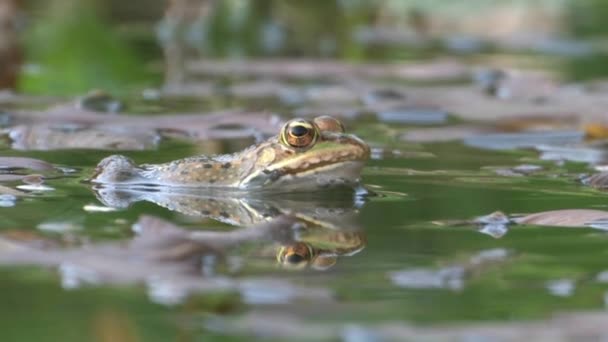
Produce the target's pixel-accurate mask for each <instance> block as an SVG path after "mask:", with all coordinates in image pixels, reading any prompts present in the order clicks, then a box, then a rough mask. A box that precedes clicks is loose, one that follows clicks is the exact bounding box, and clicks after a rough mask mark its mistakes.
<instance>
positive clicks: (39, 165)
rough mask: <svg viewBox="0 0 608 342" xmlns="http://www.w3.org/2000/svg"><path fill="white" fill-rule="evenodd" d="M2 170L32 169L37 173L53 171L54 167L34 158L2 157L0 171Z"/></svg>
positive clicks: (0, 158)
mask: <svg viewBox="0 0 608 342" xmlns="http://www.w3.org/2000/svg"><path fill="white" fill-rule="evenodd" d="M2 169H30V170H37V171H47V170H53V165H51V164H49V163H47V162H45V161H42V160H39V159H33V158H25V157H0V170H2Z"/></svg>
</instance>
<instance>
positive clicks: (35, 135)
mask: <svg viewBox="0 0 608 342" xmlns="http://www.w3.org/2000/svg"><path fill="white" fill-rule="evenodd" d="M9 134H10V137H11V140H12V144H11V147H12V148H14V149H16V150H25V151H48V150H59V149H97V150H114V151H119V150H120V151H122V150H132V151H135V150H147V149H152V148H155V147H156V146H157V145H158V142H159V141H160V136H159V134H158V133H157V132H155V131H154V130H147V129H136V128H135V129H134V128H130V127H121V126H118V125H117V126H111V125H108V126H106V127H86V126H82V125H78V126H73V125H72V126H70V125H67V126H66V125H51V126H48V125H30V126H26V125H19V126H14V127H11V128H10V133H9Z"/></svg>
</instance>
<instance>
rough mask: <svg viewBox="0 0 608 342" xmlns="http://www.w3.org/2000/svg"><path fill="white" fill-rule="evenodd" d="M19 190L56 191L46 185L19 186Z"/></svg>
mask: <svg viewBox="0 0 608 342" xmlns="http://www.w3.org/2000/svg"><path fill="white" fill-rule="evenodd" d="M17 189H20V190H28V191H54V190H55V188H53V187H50V186H48V185H44V184H25V185H17Z"/></svg>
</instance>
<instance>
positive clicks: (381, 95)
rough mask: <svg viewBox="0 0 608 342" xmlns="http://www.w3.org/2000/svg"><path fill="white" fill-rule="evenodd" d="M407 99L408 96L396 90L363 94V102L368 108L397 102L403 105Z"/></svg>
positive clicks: (381, 90)
mask: <svg viewBox="0 0 608 342" xmlns="http://www.w3.org/2000/svg"><path fill="white" fill-rule="evenodd" d="M406 98H407V96H406V94H405V93H404V92H402V91H399V90H397V89H394V88H379V89H373V90H371V91H369V92H366V93H365V94H363V96H362V98H361V101H362V102H363V103H364V104H365V105H366V106H373V105H377V104H379V103H386V102H396V103H403V101H405V99H406Z"/></svg>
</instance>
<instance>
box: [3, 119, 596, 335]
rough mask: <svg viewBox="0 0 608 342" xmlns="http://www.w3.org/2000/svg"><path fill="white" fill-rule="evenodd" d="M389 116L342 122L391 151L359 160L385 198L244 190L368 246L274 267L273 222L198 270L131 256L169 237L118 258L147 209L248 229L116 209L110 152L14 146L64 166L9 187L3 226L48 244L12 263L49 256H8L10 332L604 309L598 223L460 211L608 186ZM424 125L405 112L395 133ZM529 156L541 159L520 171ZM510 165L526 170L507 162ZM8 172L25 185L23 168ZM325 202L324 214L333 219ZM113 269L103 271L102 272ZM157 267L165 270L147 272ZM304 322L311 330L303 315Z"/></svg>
mask: <svg viewBox="0 0 608 342" xmlns="http://www.w3.org/2000/svg"><path fill="white" fill-rule="evenodd" d="M388 125H393V128H395V126H394V124H392V123H390V124H388V123H383V122H376V123H373V124H370V123H369V122H365V121H362V120H354V121H353V120H351V121H348V127H350V130H351V131H355V132H357V134H358V135H359V136H360V137H361V138H362V139H364V140H366V141H367V142H368V143H370V144H371V145H372V146H374V147H375V148H376V149H380V150H381V152H382V153H378V154H377V155H376V156H375V157H374V158H373V159H372V160H371V161H370V162H369V164H368V165H367V167H366V168H365V170H364V173H363V184H364V185H365V186H366V187H367V188H368V189H369V190H370V191H372V192H373V193H374V194H375V195H373V196H364V197H360V196H356V197H355V198H356V199H353V197H352V196H351V195H347V196H346V197H345V196H342V195H340V196H338V197H335V198H334V199H333V200H327V199H323V198H322V197H323V196H321V197H319V196H314V197H313V198H309V197H304V198H296V199H294V200H293V201H292V202H289V201H287V202H286V201H285V199H282V200H280V201H276V200H274V202H273V200H272V199H270V200H264V199H262V200H258V199H255V200H250V201H249V202H247V203H248V205H249V206H250V207H252V208H254V209H255V210H256V212H261V211H263V210H270V212H269V214H268V215H272V214H276V211H281V210H285V211H290V212H296V213H299V214H301V215H305V214H306V215H307V214H310V213H311V212H315V213H317V215H321V221H324V223H325V224H327V223H328V222H329V224H331V225H334V226H336V225H337V227H334V228H333V229H334V231H333V232H332V231H331V229H330V230H329V231H327V230H326V231H324V230H321V231H320V232H321V233H320V234H317V233H315V231H313V233H310V232H308V233H306V232H304V235H303V236H304V237H306V236H307V234H308V236H309V239H308V241H316V243H317V244H318V245H328V244H330V245H331V241H332V240H331V239H332V237H333V236H334V235H335V231H336V230H337V231H340V229H345V230H346V231H351V230H352V229H354V228H356V227H358V228H359V229H360V230H356V231H358V234H360V236H362V238H363V239H364V240H363V241H364V242H362V243H361V244H359V245H357V246H355V248H351V250H349V251H347V252H339V253H338V255H337V257H335V258H333V259H331V258H330V259H328V260H329V262H330V264H329V265H327V264H326V265H325V266H321V265H317V267H316V268H315V267H313V268H307V269H300V268H298V267H296V269H295V270H294V269H293V267H290V268H282V267H279V266H278V265H277V261H276V257H275V254H276V252H277V250H276V242H277V241H280V238H278V239H279V240H277V238H276V237H271V236H273V235H272V234H275V233H268V235H267V236H265V235H264V234H266V233H263V232H262V233H259V234H262V236H258V237H255V238H254V237H251V236H249V235H248V236H249V237H247V238H244V240H243V241H241V242H240V243H239V244H238V246H236V247H234V248H230V249H229V250H228V253H227V254H226V255H225V259H224V260H220V261H218V260H216V259H214V258H216V256H213V254H209V256H208V257H205V255H207V254H205V253H206V252H200V253H198V252H197V253H198V254H197V253H195V254H194V255H195V256H196V258H199V257H200V258H201V259H200V262H201V264H200V265H199V266H197V267H196V268H195V270H197V271H196V272H195V274H188V273H183V272H179V271H178V270H179V269H180V267H184V266H183V264H182V263H181V261H176V260H177V259H180V258H177V259H176V260H173V259H171V261H170V262H169V261H160V262H158V261H156V262H155V261H152V262H148V261H145V262H143V263H137V262H136V263H135V264H133V265H130V263H131V262H134V261H133V260H131V259H132V258H135V259H137V258H142V255H145V254H146V253H150V254H154V253H155V251H162V250H163V248H165V247H163V246H164V245H163V244H162V243H161V244H154V243H153V244H151V245H145V246H144V247H143V249H141V250H139V251H137V250H135V252H134V253H133V254H129V253H127V254H125V255H124V256H121V255H122V254H116V253H119V252H117V251H114V250H113V249H112V248H115V246H114V245H112V244H113V243H114V242H116V241H118V242H120V241H130V240H133V239H136V237H135V238H134V234H137V232H135V233H134V232H133V230H132V228H131V226H132V225H133V224H134V223H135V222H136V221H137V220H138V218H139V217H140V216H141V215H151V216H154V217H160V218H163V219H165V220H168V222H172V223H174V224H178V225H181V226H183V227H186V229H187V231H188V232H192V231H203V232H204V231H206V230H209V229H213V230H215V231H217V230H218V229H219V232H220V234H221V233H222V232H223V233H224V234H227V233H228V232H230V231H235V229H237V228H232V227H231V226H229V225H226V224H222V223H219V222H217V221H214V220H210V219H204V218H196V217H192V216H188V215H184V214H180V213H178V212H176V211H172V210H169V209H167V208H164V207H161V206H158V205H155V204H153V203H151V202H146V201H140V202H134V203H132V204H131V205H130V206H128V208H119V209H118V210H110V209H109V208H107V207H105V206H104V203H102V202H100V200H99V199H98V198H97V197H96V196H95V194H94V192H93V191H92V189H91V187H90V185H89V184H86V183H83V182H82V180H83V179H85V178H87V177H88V176H89V175H91V173H92V171H93V170H92V168H93V167H94V166H95V165H96V163H97V162H98V161H99V160H101V159H102V158H103V157H105V156H107V155H108V154H110V152H107V151H99V150H89V151H85V150H56V151H15V150H12V149H9V148H8V147H5V148H3V150H2V155H4V156H9V155H10V156H23V157H35V158H38V159H42V160H44V161H47V162H49V163H52V164H54V165H59V166H61V167H62V170H59V171H53V172H50V174H49V171H48V170H47V171H44V170H42V171H40V172H41V173H43V174H47V175H48V179H47V180H46V181H45V182H44V185H45V186H47V187H49V188H51V189H52V190H50V189H49V190H50V191H41V190H40V189H34V190H33V191H32V192H31V194H32V195H33V196H28V197H20V196H17V197H15V196H12V195H4V197H3V203H5V202H6V203H9V202H10V203H11V205H5V206H3V207H2V208H0V210H1V211H2V216H1V217H2V218H1V220H0V229H1V230H2V232H3V233H5V234H15V232H20V233H21V234H24V235H27V234H32V236H33V238H30V239H27V238H25V240H26V241H30V242H31V241H32V239H33V240H36V239H38V240H40V241H47V242H46V244H42V246H44V247H42V251H43V252H42V256H41V257H37V256H36V255H37V254H36V253H30V254H28V258H30V259H29V261H27V259H28V258H25V259H26V261H23V260H17V261H14V263H15V264H17V265H19V264H21V263H22V262H25V263H26V264H28V263H34V264H38V265H42V266H38V267H32V266H15V267H7V266H4V267H3V268H2V273H3V282H2V287H3V288H2V293H3V298H5V301H6V302H4V303H5V305H3V306H2V308H1V309H0V311H2V314H1V315H2V317H4V319H3V320H2V321H3V322H2V323H1V324H2V327H3V329H2V331H3V336H4V337H5V338H7V340H11V339H13V340H15V339H18V340H23V339H33V338H40V337H42V336H51V335H52V336H53V338H56V339H57V340H62V341H66V340H81V339H82V336H89V337H91V338H93V336H96V337H97V338H105V337H103V336H111V337H112V338H115V339H116V340H132V339H135V340H137V339H142V340H159V341H160V340H166V339H171V338H174V337H175V336H177V335H179V336H182V335H183V336H186V337H185V338H186V339H189V338H192V339H197V338H200V337H202V336H207V337H210V336H215V337H218V338H219V337H220V336H222V338H224V337H225V338H228V337H229V336H245V335H248V334H249V331H250V330H251V329H253V330H254V331H255V333H256V334H260V335H261V336H270V337H274V338H277V339H281V338H282V337H285V336H296V337H300V338H303V339H308V338H321V339H332V338H334V337H335V336H342V338H347V340H349V338H355V337H352V336H359V337H360V336H367V335H370V334H371V335H370V336H372V335H373V336H375V335H374V334H376V335H378V336H383V334H386V331H384V330H382V329H381V328H378V327H381V326H382V324H386V323H387V322H410V323H416V324H424V325H428V324H431V325H436V324H439V323H441V324H465V323H466V324H471V323H474V322H479V321H521V320H523V321H525V320H536V319H546V318H548V317H550V316H551V315H553V314H555V313H557V312H569V311H580V310H583V311H589V310H602V309H603V307H604V306H605V304H604V296H605V293H606V290H607V289H606V286H605V284H603V283H601V282H599V281H596V280H595V277H596V276H597V275H598V274H600V272H602V271H605V270H606V268H607V265H606V263H605V262H604V261H603V260H604V254H605V249H606V246H607V245H608V241H606V235H605V233H604V232H602V231H601V230H594V229H590V228H563V227H561V228H559V227H538V226H517V225H514V226H509V227H508V228H505V231H503V232H502V233H501V234H494V236H492V235H493V234H490V233H488V232H487V231H485V233H484V230H483V228H482V227H481V226H480V225H478V224H475V223H463V224H452V223H451V222H453V221H466V220H472V219H473V218H475V217H479V216H483V215H487V214H490V213H492V212H494V211H497V210H500V211H503V212H505V213H507V214H509V215H512V214H519V213H534V212H540V211H544V210H555V209H562V208H563V209H566V208H588V209H606V207H607V206H606V204H605V195H604V194H603V193H601V192H597V191H594V190H591V189H589V188H587V187H583V186H581V185H580V183H579V182H578V181H577V180H576V179H575V176H576V175H577V174H578V172H579V171H580V170H581V169H582V168H583V167H582V165H581V164H578V163H570V162H566V163H555V162H551V161H544V160H541V159H540V155H539V153H537V152H535V151H531V150H519V151H517V150H510V151H505V150H483V149H477V148H474V147H467V146H465V145H464V144H462V143H425V144H419V145H412V144H411V143H406V142H399V141H393V142H392V143H391V144H390V147H389V146H388V145H387V144H386V143H385V142H382V141H379V140H377V137H378V135H377V134H375V133H374V130H383V129H387V128H388ZM413 128H416V127H412V126H406V125H403V126H398V129H399V130H405V129H413ZM500 137H501V135H500V134H499V135H497V139H500ZM485 139H488V138H487V136H486V137H485ZM247 141H251V140H250V139H245V141H242V139H236V140H230V139H224V140H221V141H218V143H221V145H219V146H221V147H219V148H220V150H221V151H223V152H232V151H236V150H240V149H241V148H242V147H241V146H242V145H246V144H247ZM196 150H197V147H195V145H193V144H192V143H188V142H185V141H177V140H172V139H164V140H162V141H161V142H160V144H159V145H158V149H157V150H151V151H138V152H125V154H127V155H129V156H131V157H133V158H134V159H136V160H137V161H138V162H151V161H165V160H171V159H177V158H180V157H183V156H187V155H191V154H194V153H196ZM215 150H216V151H219V150H217V148H216V149H215ZM387 151H388V152H387ZM390 151H392V152H390ZM522 164H526V165H535V166H538V167H530V166H527V167H526V166H524V167H519V168H517V166H519V165H522ZM36 165H37V164H34V166H31V167H36ZM40 167H42V166H40ZM508 168H512V169H511V170H513V171H512V172H513V173H514V174H515V175H513V173H509V174H506V175H505V173H504V172H499V171H497V170H504V169H508ZM518 170H519V171H518ZM517 172H520V173H517ZM3 184H4V185H6V186H8V187H11V188H13V189H19V186H17V185H18V184H20V182H18V181H17V182H15V181H13V182H5V183H3ZM24 191H30V190H27V188H26V189H25V190H24ZM5 197H6V198H5ZM119 198H120V196H119ZM175 198H177V199H175V201H178V200H179V198H180V197H179V196H178V197H175ZM218 200H219V201H220V202H221V201H226V200H225V199H221V198H220V199H218ZM201 201H202V202H195V204H194V206H195V209H198V210H200V208H201V206H204V205H206V204H205V203H207V204H208V202H205V200H204V199H203V200H201ZM201 203H203V204H201ZM222 203H223V205H224V207H223V208H224V210H237V211H238V210H243V209H242V208H240V207H238V206H237V205H235V204H234V203H231V202H229V201H228V202H226V203H225V204H224V202H222ZM179 208H180V207H178V211H179ZM188 208H190V209H192V208H191V207H188ZM269 208H271V209H269ZM331 208H333V209H331ZM330 209H331V210H333V211H331V210H330ZM327 210H330V211H329V215H325V216H323V214H324V213H325V214H327ZM182 211H183V210H182ZM335 215H347V216H349V219H352V221H351V222H352V226H349V223H346V222H347V221H344V220H342V219H340V220H334V221H332V220H331V219H328V217H333V216H335ZM339 217H342V216H339ZM224 221H225V222H229V223H230V220H224ZM144 226H145V225H144ZM486 229H488V227H486ZM490 229H491V227H490ZM236 231H238V229H237V230H236ZM328 232H329V233H328ZM311 234H312V235H311ZM332 234H333V235H332ZM9 236H10V235H9ZM311 236H312V237H311ZM497 237H499V238H497ZM209 239H212V238H209ZM247 239H250V240H247ZM304 240H306V239H304ZM167 241H170V240H167ZM167 241H165V242H167ZM210 241H211V240H210ZM155 243H160V242H155ZM167 243H168V242H167ZM83 244H84V245H89V246H90V247H88V248H89V249H85V250H84V251H78V252H76V254H75V256H70V255H67V256H65V255H59V256H58V255H57V254H53V253H55V252H54V251H55V248H56V247H55V245H59V246H63V247H66V248H71V249H76V250H78V249H79V247H78V246H80V245H83ZM104 244H109V246H110V247H109V248H110V250H109V251H106V252H104V251H103V248H105V247H96V246H102V245H104ZM35 246H39V245H36V244H35ZM36 248H37V249H39V248H40V247H36ZM96 248H102V249H101V250H97V249H96ZM324 248H325V250H329V251H333V250H332V249H331V247H324ZM3 250H5V252H6V251H9V250H10V248H9V247H3ZM37 252H40V250H38V251H37ZM334 252H335V251H334ZM45 253H47V254H45ZM104 253H105V254H104ZM120 253H122V252H120ZM201 253H202V254H201ZM334 254H335V253H334ZM55 258H58V259H57V260H59V261H56V260H55ZM87 258H91V260H90V261H86V260H88V259H87ZM144 259H145V258H144ZM328 260H325V261H328ZM87 262H90V263H88V264H87ZM45 265H46V266H45ZM83 265H85V266H83ZM87 265H88V266H87ZM205 265H207V266H205ZM87 267H89V268H87ZM131 267H134V268H133V269H131ZM106 268H107V269H106ZM103 269H106V271H105V273H103V272H101V273H100V270H103ZM298 269H299V270H298ZM92 270H93V271H92ZM125 272H126V273H125ZM176 272H177V273H176ZM122 273H125V274H122ZM148 275H157V276H158V275H161V276H160V278H158V279H156V278H154V279H149V278H148ZM144 284H145V286H142V285H144ZM273 317H280V318H281V319H288V320H289V321H288V322H282V321H281V319H277V320H276V321H275V319H274V318H273ZM262 322H265V323H264V324H262ZM273 324H274V325H273ZM353 324H354V326H353ZM300 325H302V326H310V327H312V328H311V329H312V330H311V331H310V332H306V331H305V330H298V329H295V327H297V326H300ZM26 326H27V327H28V328H26ZM31 327H35V328H31ZM276 329H278V330H276ZM281 329H284V330H286V331H282V330H281ZM290 329H295V330H294V331H291V330H290ZM353 331H354V332H353ZM281 334H286V335H281ZM353 334H354V335H353ZM351 335H352V336H351ZM100 336H101V337H100ZM344 336H351V337H344ZM370 338H371V337H370Z"/></svg>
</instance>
